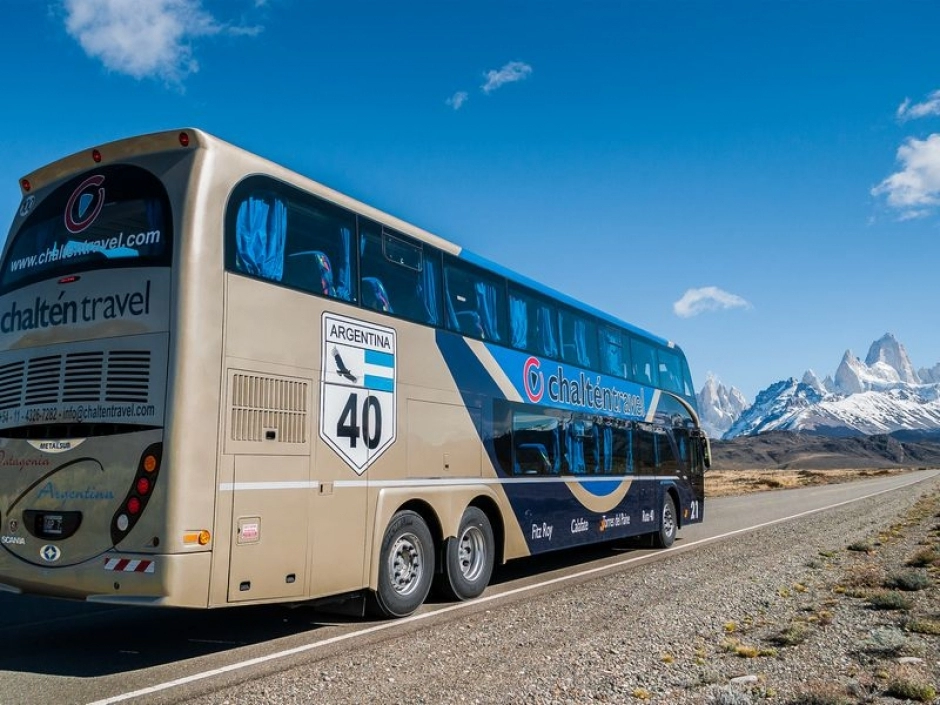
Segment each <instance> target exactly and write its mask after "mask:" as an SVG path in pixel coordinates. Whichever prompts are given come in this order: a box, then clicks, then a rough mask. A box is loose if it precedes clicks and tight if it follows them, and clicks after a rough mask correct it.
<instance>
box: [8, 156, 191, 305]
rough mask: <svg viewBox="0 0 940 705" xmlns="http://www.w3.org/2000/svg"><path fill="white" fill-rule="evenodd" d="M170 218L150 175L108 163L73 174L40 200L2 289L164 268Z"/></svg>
mask: <svg viewBox="0 0 940 705" xmlns="http://www.w3.org/2000/svg"><path fill="white" fill-rule="evenodd" d="M172 222H173V219H172V217H171V213H170V202H169V199H168V197H167V195H166V189H164V187H163V184H162V183H161V182H160V180H159V179H158V178H157V177H156V176H154V175H153V174H151V173H150V172H148V171H146V170H144V169H141V168H140V167H136V166H129V165H114V166H106V167H102V168H101V169H97V170H95V171H93V172H89V173H86V174H83V175H81V176H77V177H75V178H74V179H71V180H70V181H69V182H68V183H66V184H65V185H63V186H61V187H59V188H58V189H56V190H55V191H54V192H53V193H52V194H50V195H49V196H47V197H46V199H45V200H43V201H42V203H40V204H39V206H38V207H37V208H36V210H35V211H33V213H32V214H31V215H30V216H29V217H28V219H27V220H26V222H25V223H24V225H23V227H22V228H20V230H19V231H18V232H17V233H16V236H15V239H14V240H13V242H12V244H11V246H10V248H9V250H8V252H7V257H6V260H5V261H4V263H3V271H2V282H0V286H2V288H3V289H4V290H10V289H12V288H15V287H18V286H22V285H24V284H28V283H29V282H33V281H38V280H41V279H47V278H50V277H61V276H66V275H69V274H74V273H75V272H81V271H87V270H90V269H105V268H112V267H128V266H130V267H143V266H154V265H169V264H170V255H171V247H172V243H173V234H172Z"/></svg>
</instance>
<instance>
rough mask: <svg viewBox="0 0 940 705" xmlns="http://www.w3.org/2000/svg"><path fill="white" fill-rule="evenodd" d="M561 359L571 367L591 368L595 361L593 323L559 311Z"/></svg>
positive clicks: (570, 312) (580, 316)
mask: <svg viewBox="0 0 940 705" xmlns="http://www.w3.org/2000/svg"><path fill="white" fill-rule="evenodd" d="M559 319H560V321H561V359H562V360H564V361H565V362H569V363H571V364H573V365H580V366H581V367H591V366H592V363H593V362H594V361H595V360H597V326H596V324H595V323H594V321H592V320H590V319H588V318H586V317H585V316H582V315H580V314H577V313H574V312H573V311H567V310H565V309H561V310H560V311H559Z"/></svg>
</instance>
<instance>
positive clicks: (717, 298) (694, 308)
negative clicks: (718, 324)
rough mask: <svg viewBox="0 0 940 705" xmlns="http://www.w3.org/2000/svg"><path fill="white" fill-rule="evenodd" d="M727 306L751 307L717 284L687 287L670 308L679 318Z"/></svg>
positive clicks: (726, 307)
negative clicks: (696, 287)
mask: <svg viewBox="0 0 940 705" xmlns="http://www.w3.org/2000/svg"><path fill="white" fill-rule="evenodd" d="M728 308H751V304H749V303H748V302H747V301H745V300H744V299H742V298H741V297H740V296H738V295H736V294H729V293H728V292H727V291H723V290H722V289H719V288H718V287H717V286H703V287H701V288H699V289H689V290H688V291H686V292H685V293H684V294H683V295H682V298H681V299H679V300H678V301H676V302H675V303H674V304H673V305H672V310H673V311H674V312H675V314H676V315H677V316H679V317H681V318H691V317H692V316H697V315H698V314H700V313H705V312H706V311H719V310H722V309H728Z"/></svg>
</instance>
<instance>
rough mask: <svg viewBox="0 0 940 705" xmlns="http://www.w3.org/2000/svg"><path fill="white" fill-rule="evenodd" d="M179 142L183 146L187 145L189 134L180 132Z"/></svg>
mask: <svg viewBox="0 0 940 705" xmlns="http://www.w3.org/2000/svg"><path fill="white" fill-rule="evenodd" d="M180 144H181V145H183V146H184V147H188V146H189V135H187V134H186V133H185V132H180Z"/></svg>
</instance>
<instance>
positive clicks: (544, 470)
mask: <svg viewBox="0 0 940 705" xmlns="http://www.w3.org/2000/svg"><path fill="white" fill-rule="evenodd" d="M512 427H513V428H512V445H513V458H514V460H513V474H515V475H549V474H557V473H558V471H559V470H560V465H561V458H560V453H559V445H560V443H559V437H558V436H559V430H560V425H559V423H558V418H556V417H554V416H547V415H544V414H539V413H530V412H525V411H516V412H514V413H513V419H512Z"/></svg>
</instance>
